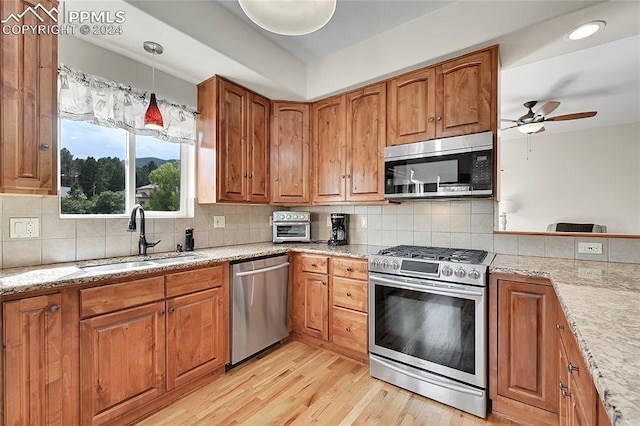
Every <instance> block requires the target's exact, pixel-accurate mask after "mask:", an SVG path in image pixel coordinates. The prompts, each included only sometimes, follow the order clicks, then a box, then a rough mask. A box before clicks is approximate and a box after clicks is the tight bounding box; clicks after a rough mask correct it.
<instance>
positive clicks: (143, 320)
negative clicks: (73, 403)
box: [80, 302, 165, 425]
mask: <svg viewBox="0 0 640 426" xmlns="http://www.w3.org/2000/svg"><path fill="white" fill-rule="evenodd" d="M164 314H165V302H157V303H152V304H148V305H143V306H140V307H138V308H133V309H127V310H124V311H120V312H116V313H112V314H106V315H100V316H97V317H94V318H91V319H87V320H83V321H81V322H80V391H81V422H82V424H85V425H88V424H104V423H109V422H111V421H113V420H114V419H115V418H117V417H118V416H119V415H121V414H124V413H127V412H130V411H132V410H134V409H136V408H137V407H139V406H141V405H143V404H145V403H147V402H149V401H151V400H153V399H154V398H156V397H157V396H158V395H160V394H162V393H163V392H164V391H165V389H164V371H165V317H164Z"/></svg>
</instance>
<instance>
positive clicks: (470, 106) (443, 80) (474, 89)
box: [436, 50, 497, 137]
mask: <svg viewBox="0 0 640 426" xmlns="http://www.w3.org/2000/svg"><path fill="white" fill-rule="evenodd" d="M494 51H495V50H485V51H482V52H479V53H475V54H472V55H467V56H463V57H462V58H459V59H454V60H452V61H448V62H445V63H444V64H442V65H438V67H437V70H436V72H437V91H438V99H439V105H437V106H436V108H437V111H438V114H437V116H436V136H437V137H449V136H458V135H466V134H470V133H478V132H483V131H486V130H491V128H492V127H491V124H492V121H493V122H495V120H496V118H495V117H494V116H492V114H493V115H496V114H497V112H496V108H495V107H494V108H492V105H493V104H495V102H497V94H496V90H497V89H496V88H495V87H494V84H493V81H494V80H495V77H494V72H497V70H496V71H494V68H497V67H496V66H495V65H494V63H495V59H494V58H493V52H494ZM492 100H493V102H492Z"/></svg>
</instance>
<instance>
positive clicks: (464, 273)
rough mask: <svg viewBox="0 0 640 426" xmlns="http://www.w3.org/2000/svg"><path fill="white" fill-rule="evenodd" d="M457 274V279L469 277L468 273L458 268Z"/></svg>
mask: <svg viewBox="0 0 640 426" xmlns="http://www.w3.org/2000/svg"><path fill="white" fill-rule="evenodd" d="M455 274H456V277H458V278H464V276H465V275H467V271H465V270H464V269H462V268H458V269H456V272H455Z"/></svg>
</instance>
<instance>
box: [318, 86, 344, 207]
mask: <svg viewBox="0 0 640 426" xmlns="http://www.w3.org/2000/svg"><path fill="white" fill-rule="evenodd" d="M345 120H346V97H345V95H340V96H334V97H332V98H328V99H323V100H321V101H318V102H316V103H314V104H313V124H312V128H313V201H314V202H317V203H323V202H332V201H344V200H345V190H346V185H345V180H346V172H345V169H346V158H345V156H346V145H345V143H346V141H345V139H346V138H345V136H346V127H345Z"/></svg>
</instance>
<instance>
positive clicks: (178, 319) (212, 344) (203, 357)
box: [167, 287, 227, 390]
mask: <svg viewBox="0 0 640 426" xmlns="http://www.w3.org/2000/svg"><path fill="white" fill-rule="evenodd" d="M223 311H224V295H223V290H222V288H220V287H218V288H214V289H211V290H206V291H201V292H198V293H195V294H189V295H186V296H180V297H176V298H173V299H169V300H168V301H167V312H168V315H167V390H171V389H174V388H176V387H179V386H180V385H182V384H184V383H187V382H189V381H191V380H193V379H194V378H195V377H198V376H201V375H202V374H204V373H207V372H209V371H213V370H215V369H216V368H219V367H222V366H224V364H225V363H226V357H225V351H226V348H227V343H226V342H225V341H224V339H225V338H226V336H227V335H226V334H225V335H221V334H220V333H216V332H213V331H214V330H220V329H221V327H222V323H223V321H224V314H223Z"/></svg>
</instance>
